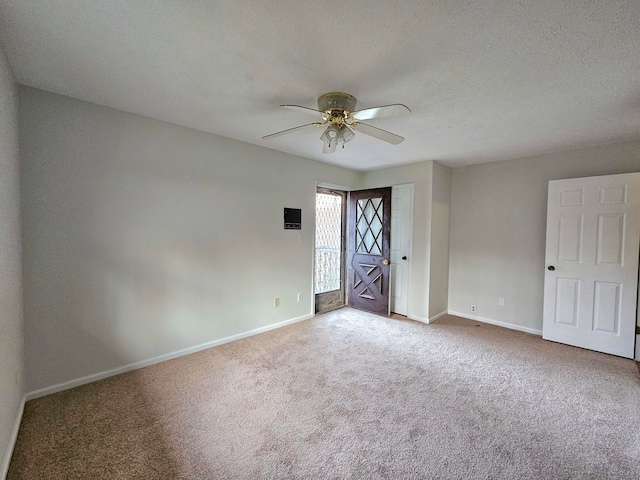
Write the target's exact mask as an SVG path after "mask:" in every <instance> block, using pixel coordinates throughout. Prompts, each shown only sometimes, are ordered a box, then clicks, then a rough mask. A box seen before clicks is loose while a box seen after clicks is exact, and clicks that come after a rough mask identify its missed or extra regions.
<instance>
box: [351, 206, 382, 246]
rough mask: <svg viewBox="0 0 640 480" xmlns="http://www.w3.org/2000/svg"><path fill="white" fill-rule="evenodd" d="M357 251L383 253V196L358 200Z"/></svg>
mask: <svg viewBox="0 0 640 480" xmlns="http://www.w3.org/2000/svg"><path fill="white" fill-rule="evenodd" d="M356 252H357V253H368V254H370V255H382V198H369V199H362V200H358V203H357V206H356Z"/></svg>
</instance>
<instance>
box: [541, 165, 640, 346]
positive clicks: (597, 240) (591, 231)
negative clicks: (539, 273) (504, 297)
mask: <svg viewBox="0 0 640 480" xmlns="http://www.w3.org/2000/svg"><path fill="white" fill-rule="evenodd" d="M639 244H640V173H630V174H623V175H609V176H604V177H588V178H575V179H570V180H554V181H551V182H549V203H548V210H547V252H546V270H545V281H544V315H543V322H542V337H543V338H544V339H546V340H553V341H556V342H561V343H566V344H569V345H574V346H576V347H582V348H588V349H590V350H596V351H599V352H604V353H610V354H613V355H619V356H621V357H627V358H633V356H634V343H635V329H636V307H637V293H638V283H637V282H638V249H639Z"/></svg>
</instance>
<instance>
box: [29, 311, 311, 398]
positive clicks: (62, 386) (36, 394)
mask: <svg viewBox="0 0 640 480" xmlns="http://www.w3.org/2000/svg"><path fill="white" fill-rule="evenodd" d="M313 317H314V315H313V314H308V315H303V316H302V317H296V318H291V319H289V320H285V321H283V322H279V323H274V324H272V325H267V326H265V327H260V328H256V329H253V330H249V331H247V332H243V333H238V334H236V335H231V336H229V337H225V338H221V339H218V340H213V341H211V342H207V343H202V344H200V345H196V346H194V347H189V348H185V349H182V350H178V351H175V352H171V353H167V354H164V355H160V356H158V357H154V358H150V359H148V360H142V361H140V362H135V363H130V364H128V365H125V366H123V367H118V368H114V369H112V370H107V371H106V372H100V373H94V374H91V375H87V376H85V377H81V378H76V379H74V380H69V381H68V382H63V383H59V384H57V385H52V386H50V387H45V388H41V389H39V390H35V391H33V392H29V393H27V394H26V396H25V398H26V400H27V401H28V400H33V399H35V398H40V397H44V396H45V395H51V394H52V393H58V392H62V391H63V390H69V389H70V388H74V387H78V386H80V385H85V384H87V383H92V382H96V381H98V380H102V379H104V378H108V377H113V376H114V375H119V374H121V373H125V372H130V371H131V370H137V369H139V368H144V367H148V366H150V365H154V364H156V363H160V362H165V361H167V360H171V359H173V358H178V357H182V356H184V355H189V354H191V353H196V352H200V351H202V350H206V349H208V348H212V347H217V346H218V345H223V344H225V343H229V342H233V341H235V340H240V339H242V338H246V337H251V336H253V335H258V334H259V333H264V332H268V331H269V330H275V329H276V328H281V327H285V326H287V325H291V324H292V323H297V322H302V321H304V320H309V319H311V318H313Z"/></svg>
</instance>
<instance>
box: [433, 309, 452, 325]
mask: <svg viewBox="0 0 640 480" xmlns="http://www.w3.org/2000/svg"><path fill="white" fill-rule="evenodd" d="M448 314H449V312H448V311H447V310H445V311H444V312H440V313H438V314H436V315H434V316H433V317H430V318H429V323H431V322H435V321H436V320H437V319H439V318H440V317H444V316H445V315H448Z"/></svg>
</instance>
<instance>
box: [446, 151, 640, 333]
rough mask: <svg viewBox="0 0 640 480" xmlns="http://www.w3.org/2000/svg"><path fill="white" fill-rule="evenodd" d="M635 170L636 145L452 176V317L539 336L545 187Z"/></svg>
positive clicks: (638, 163)
mask: <svg viewBox="0 0 640 480" xmlns="http://www.w3.org/2000/svg"><path fill="white" fill-rule="evenodd" d="M637 171H640V142H629V143H620V144H614V145H607V146H600V147H593V148H588V149H583V150H574V151H569V152H563V153H556V154H551V155H544V156H539V157H532V158H523V159H519V160H509V161H504V162H495V163H489V164H484V165H475V166H469V167H464V168H458V169H455V170H454V171H453V184H452V202H451V210H452V213H451V261H450V273H449V275H450V281H449V288H450V292H449V310H450V311H453V312H460V313H463V314H466V315H471V312H470V305H471V304H472V303H473V304H477V306H478V311H477V314H476V315H477V316H478V317H482V318H485V319H489V320H493V321H496V322H503V323H506V324H510V325H515V326H517V327H523V328H524V329H529V330H531V331H540V330H542V303H543V292H542V291H543V283H544V268H545V265H544V251H545V233H546V208H547V184H548V182H549V180H555V179H562V178H575V177H586V176H594V175H608V174H616V173H629V172H637ZM499 297H503V298H504V299H505V306H504V307H499V306H498V298H499Z"/></svg>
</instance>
